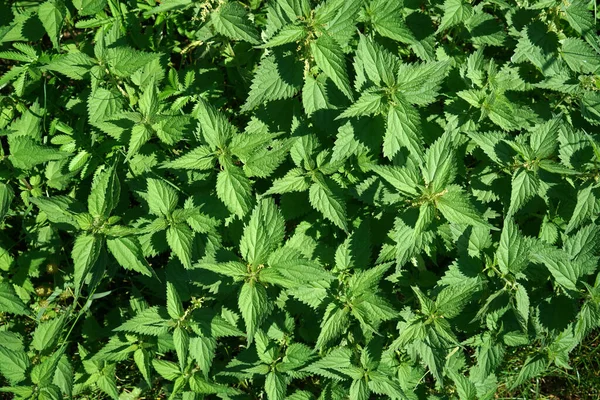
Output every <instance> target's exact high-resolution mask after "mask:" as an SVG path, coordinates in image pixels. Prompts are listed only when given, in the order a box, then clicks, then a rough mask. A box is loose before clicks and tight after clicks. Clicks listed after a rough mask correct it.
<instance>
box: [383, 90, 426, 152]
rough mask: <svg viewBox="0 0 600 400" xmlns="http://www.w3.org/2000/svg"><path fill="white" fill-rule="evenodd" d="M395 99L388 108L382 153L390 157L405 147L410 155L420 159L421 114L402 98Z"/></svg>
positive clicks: (421, 150) (421, 148) (421, 149)
mask: <svg viewBox="0 0 600 400" xmlns="http://www.w3.org/2000/svg"><path fill="white" fill-rule="evenodd" d="M396 100H397V102H396V104H395V105H394V106H391V107H390V108H389V110H388V114H387V124H386V129H385V136H384V138H383V154H384V155H385V156H386V157H387V158H390V159H391V158H393V157H394V156H395V155H396V154H397V153H398V151H400V149H401V148H402V147H405V148H407V149H408V151H409V153H410V154H411V156H412V157H414V158H415V159H416V160H420V159H421V158H422V157H423V144H422V142H421V134H420V130H421V116H420V115H419V112H418V111H417V110H416V109H415V108H414V107H413V106H411V105H410V104H408V103H407V102H406V101H405V100H404V99H402V98H400V97H398V98H397V99H396Z"/></svg>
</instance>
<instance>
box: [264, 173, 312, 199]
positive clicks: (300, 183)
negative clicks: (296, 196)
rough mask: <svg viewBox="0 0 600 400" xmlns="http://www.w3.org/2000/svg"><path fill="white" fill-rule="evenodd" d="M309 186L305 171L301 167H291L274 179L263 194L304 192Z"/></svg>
mask: <svg viewBox="0 0 600 400" xmlns="http://www.w3.org/2000/svg"><path fill="white" fill-rule="evenodd" d="M309 187H310V181H309V179H308V176H307V175H306V172H305V171H304V170H303V169H301V168H292V169H290V170H289V171H288V172H287V173H286V174H285V175H284V176H283V177H281V178H277V179H275V180H274V181H273V185H272V186H271V188H269V190H267V191H266V192H265V193H264V195H270V194H275V193H278V194H283V193H291V192H304V191H306V190H308V188H309Z"/></svg>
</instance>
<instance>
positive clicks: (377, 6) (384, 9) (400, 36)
mask: <svg viewBox="0 0 600 400" xmlns="http://www.w3.org/2000/svg"><path fill="white" fill-rule="evenodd" d="M370 8H371V23H372V24H373V27H374V28H375V30H376V31H377V33H379V34H380V35H382V36H385V37H388V38H390V39H393V40H397V41H399V42H402V43H407V44H410V43H413V42H414V41H416V39H415V37H414V35H413V33H412V32H411V30H410V29H409V28H408V27H407V26H406V24H405V23H404V21H403V20H402V16H401V15H402V14H401V13H402V3H400V2H393V1H387V0H375V1H372V2H371V5H370Z"/></svg>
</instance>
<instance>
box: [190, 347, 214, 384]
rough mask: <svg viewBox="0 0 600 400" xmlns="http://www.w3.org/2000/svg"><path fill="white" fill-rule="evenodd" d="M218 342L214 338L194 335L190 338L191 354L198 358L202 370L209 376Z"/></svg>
mask: <svg viewBox="0 0 600 400" xmlns="http://www.w3.org/2000/svg"><path fill="white" fill-rule="evenodd" d="M216 349H217V342H216V340H215V339H214V338H206V337H193V338H191V339H190V356H191V357H192V358H193V359H194V360H196V362H197V363H198V367H199V368H200V371H202V373H203V374H204V376H205V377H208V374H209V372H210V367H211V366H212V363H213V359H214V358H215V354H216V353H215V352H216Z"/></svg>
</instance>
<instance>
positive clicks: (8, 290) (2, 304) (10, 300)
mask: <svg viewBox="0 0 600 400" xmlns="http://www.w3.org/2000/svg"><path fill="white" fill-rule="evenodd" d="M0 312H5V313H10V314H14V315H29V314H31V312H30V311H29V309H28V308H27V307H26V306H25V304H24V303H23V300H21V298H19V296H17V293H16V292H15V289H14V288H13V287H12V285H11V284H10V283H8V282H0Z"/></svg>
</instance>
